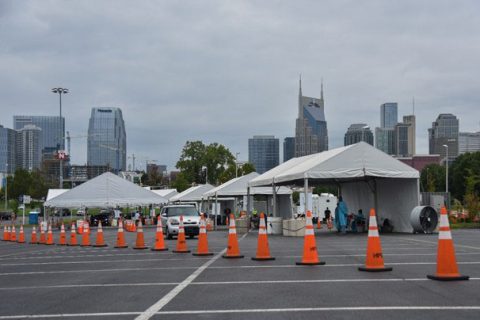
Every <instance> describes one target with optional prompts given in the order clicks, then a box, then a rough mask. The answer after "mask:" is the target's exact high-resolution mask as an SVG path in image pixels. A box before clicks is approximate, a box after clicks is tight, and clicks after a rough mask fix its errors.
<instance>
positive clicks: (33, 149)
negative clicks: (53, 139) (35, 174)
mask: <svg viewBox="0 0 480 320" xmlns="http://www.w3.org/2000/svg"><path fill="white" fill-rule="evenodd" d="M42 137H43V135H42V129H40V128H39V127H37V126H35V125H33V124H27V125H25V126H24V127H23V128H22V129H20V130H18V131H17V137H16V146H15V148H16V159H15V162H16V168H17V169H18V168H22V169H25V170H29V171H32V170H34V169H40V166H41V163H42V151H41V150H42V149H41V147H42V146H43V143H42Z"/></svg>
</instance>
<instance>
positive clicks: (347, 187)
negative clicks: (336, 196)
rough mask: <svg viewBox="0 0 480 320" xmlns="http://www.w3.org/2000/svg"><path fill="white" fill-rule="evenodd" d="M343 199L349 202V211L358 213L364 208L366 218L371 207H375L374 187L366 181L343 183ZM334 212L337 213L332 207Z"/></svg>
mask: <svg viewBox="0 0 480 320" xmlns="http://www.w3.org/2000/svg"><path fill="white" fill-rule="evenodd" d="M341 189H342V196H343V200H344V201H345V203H346V204H347V207H348V212H349V213H355V214H356V213H357V212H358V210H359V209H362V211H363V215H364V216H365V218H367V217H368V213H369V212H370V209H371V208H374V207H375V202H374V196H373V192H372V189H371V188H370V187H369V186H368V184H367V182H365V181H357V182H347V183H342V184H341ZM330 209H331V210H330V211H332V214H334V213H335V208H330Z"/></svg>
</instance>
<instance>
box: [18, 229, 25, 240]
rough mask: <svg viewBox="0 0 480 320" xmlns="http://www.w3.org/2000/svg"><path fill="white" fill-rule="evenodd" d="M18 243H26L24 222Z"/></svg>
mask: <svg viewBox="0 0 480 320" xmlns="http://www.w3.org/2000/svg"><path fill="white" fill-rule="evenodd" d="M17 242H18V243H25V234H24V233H23V224H22V225H20V231H19V232H18V241H17Z"/></svg>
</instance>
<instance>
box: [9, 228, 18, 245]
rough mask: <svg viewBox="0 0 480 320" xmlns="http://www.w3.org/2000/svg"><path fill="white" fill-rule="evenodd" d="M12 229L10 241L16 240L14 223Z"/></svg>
mask: <svg viewBox="0 0 480 320" xmlns="http://www.w3.org/2000/svg"><path fill="white" fill-rule="evenodd" d="M11 230H12V231H10V241H11V242H17V230H15V225H12V229H11Z"/></svg>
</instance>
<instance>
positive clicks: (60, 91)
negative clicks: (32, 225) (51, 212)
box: [52, 88, 68, 189]
mask: <svg viewBox="0 0 480 320" xmlns="http://www.w3.org/2000/svg"><path fill="white" fill-rule="evenodd" d="M52 92H53V93H58V96H59V98H60V123H61V127H62V134H61V138H60V139H62V140H63V139H64V137H65V126H64V124H65V123H64V121H62V94H67V93H68V89H66V88H53V89H52ZM59 142H60V141H59ZM63 145H64V144H63V143H60V147H62V146H63ZM57 156H58V159H59V160H60V176H59V180H60V182H59V185H60V189H63V159H64V158H65V150H57Z"/></svg>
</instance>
